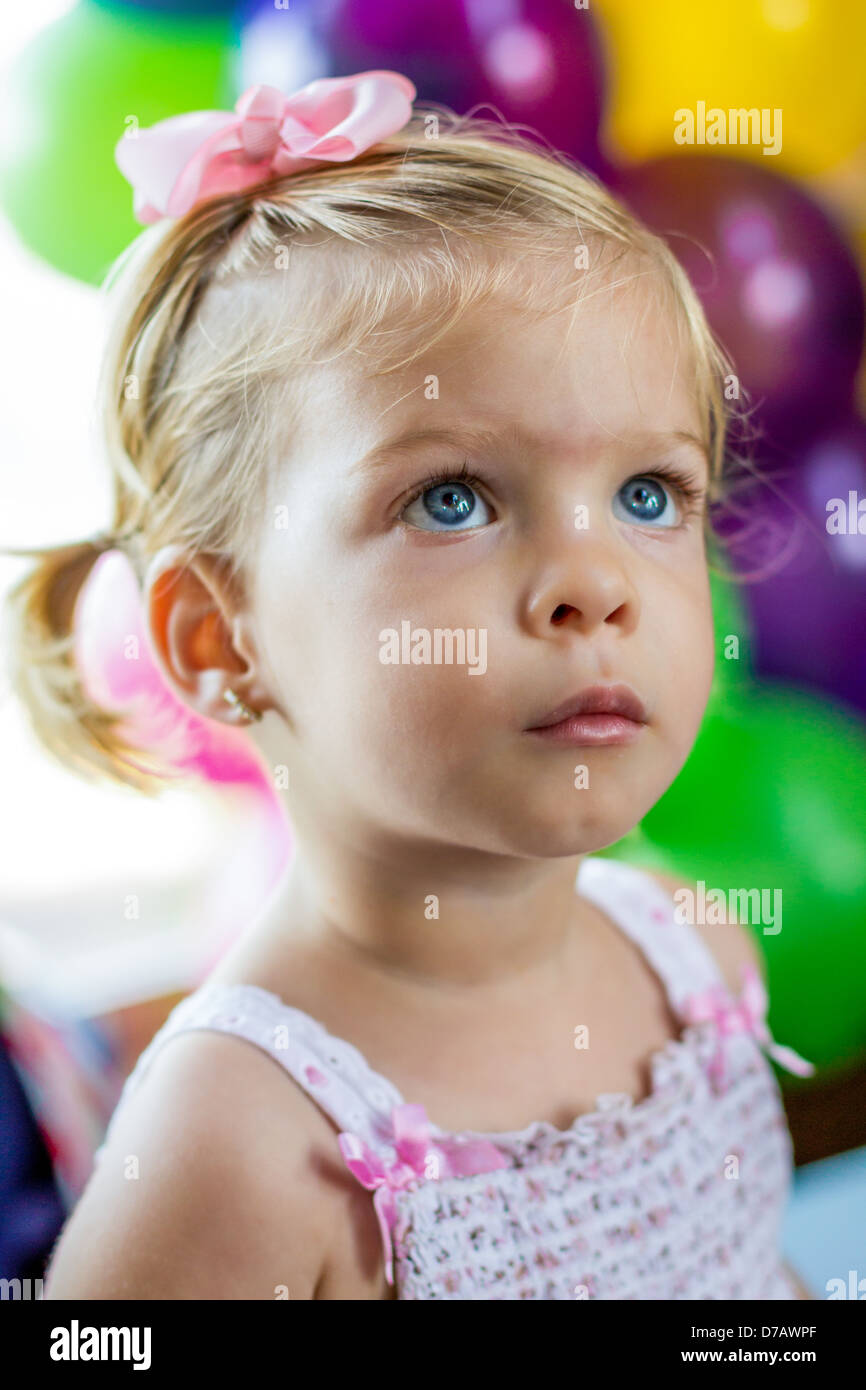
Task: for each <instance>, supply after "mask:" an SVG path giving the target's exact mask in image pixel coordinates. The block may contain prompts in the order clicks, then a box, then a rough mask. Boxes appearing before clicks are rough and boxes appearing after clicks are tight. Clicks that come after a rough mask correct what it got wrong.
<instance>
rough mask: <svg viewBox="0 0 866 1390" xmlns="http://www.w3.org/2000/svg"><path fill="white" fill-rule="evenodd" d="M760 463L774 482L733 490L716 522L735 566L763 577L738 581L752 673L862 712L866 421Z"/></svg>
mask: <svg viewBox="0 0 866 1390" xmlns="http://www.w3.org/2000/svg"><path fill="white" fill-rule="evenodd" d="M761 471H762V473H766V475H767V476H768V477H769V478H770V479H772V480H773V484H772V486H771V485H770V484H769V483H765V484H763V485H761V486H758V487H748V488H746V489H744V491H743V492H742V494H740V495H739V496H738V495H737V494H735V496H734V499H733V501H732V503H731V504H730V505H729V506H728V507H726V508H724V509H723V512H722V516H721V519H720V521H719V523H718V524H717V530H718V531H719V533H720V534H721V535H722V536H723V537H725V538H726V541H727V550H728V554H729V555H730V557H731V559H732V562H733V564H734V568H735V569H737V570H738V571H740V573H741V574H750V575H752V574H754V575H756V576H760V575H763V576H765V577H756V578H754V579H750V580H749V582H748V583H746V584H745V585H744V586H743V589H742V596H743V599H744V601H745V604H746V607H747V611H748V612H749V614H750V620H751V631H752V662H753V667H754V671H755V674H756V675H757V676H759V677H769V678H771V679H774V680H783V681H786V682H789V683H793V684H802V685H807V686H811V687H813V688H815V689H817V690H819V691H821V692H823V693H825V694H831V695H833V696H834V697H836V698H837V699H839V700H843V701H845V702H846V703H847V704H849V705H851V706H853V707H854V708H855V709H857V710H859V711H860V712H862V713H864V714H866V421H863V420H862V419H859V418H858V417H856V416H853V415H852V416H848V417H844V418H843V419H841V420H840V421H839V422H838V423H837V424H836V425H834V426H832V427H831V428H830V429H828V430H827V431H825V432H824V433H823V434H821V435H819V436H817V437H815V438H813V439H812V440H811V441H810V442H809V443H807V444H806V445H805V446H804V447H802V448H801V449H800V450H791V451H790V452H789V453H785V452H782V451H779V452H778V453H776V454H775V455H773V456H768V457H767V458H766V459H765V460H764V462H763V464H762V469H761ZM860 503H862V507H861V506H860V505H859V504H860ZM861 527H862V531H861V529H860V528H861Z"/></svg>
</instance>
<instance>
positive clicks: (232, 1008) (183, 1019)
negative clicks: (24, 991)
mask: <svg viewBox="0 0 866 1390" xmlns="http://www.w3.org/2000/svg"><path fill="white" fill-rule="evenodd" d="M193 1029H208V1030H212V1031H214V1032H218V1033H234V1034H235V1035H236V1036H238V1037H241V1038H245V1039H246V1041H247V1042H251V1043H253V1044H254V1045H255V1046H256V1047H259V1048H261V1049H262V1051H264V1052H267V1053H268V1055H269V1056H271V1057H273V1059H274V1061H276V1062H278V1063H279V1065H280V1066H281V1067H282V1068H283V1069H284V1070H285V1071H287V1072H288V1073H289V1075H290V1076H291V1077H292V1078H293V1079H294V1080H295V1081H296V1082H297V1083H298V1085H299V1086H300V1087H301V1089H302V1090H304V1091H306V1092H307V1094H308V1095H309V1096H310V1097H311V1099H312V1100H314V1101H315V1102H316V1104H317V1105H318V1106H319V1108H320V1109H321V1110H323V1111H324V1112H325V1114H326V1115H327V1116H328V1117H329V1118H330V1119H331V1120H332V1121H333V1122H334V1124H335V1125H336V1126H337V1128H338V1129H339V1130H346V1131H350V1132H351V1133H352V1134H355V1135H357V1136H358V1137H359V1139H360V1140H361V1141H363V1143H364V1144H366V1145H367V1147H368V1148H369V1149H370V1150H371V1151H372V1152H373V1153H375V1154H377V1155H378V1156H379V1157H381V1158H383V1159H385V1160H389V1161H390V1160H393V1159H394V1157H395V1156H396V1149H395V1146H394V1143H393V1139H394V1125H393V1118H392V1112H393V1110H394V1107H395V1106H402V1105H403V1104H404V1101H403V1097H402V1096H401V1095H400V1092H399V1091H398V1090H397V1088H396V1086H394V1085H393V1084H392V1083H391V1082H390V1081H388V1080H387V1079H386V1078H385V1077H383V1076H379V1075H378V1074H377V1073H376V1072H374V1071H373V1070H372V1068H371V1067H370V1066H369V1065H368V1063H367V1061H366V1059H365V1058H364V1057H363V1056H362V1054H361V1053H360V1052H359V1051H358V1049H357V1048H356V1047H353V1045H352V1044H351V1043H349V1042H346V1041H344V1040H343V1039H342V1038H335V1037H333V1036H332V1035H331V1034H330V1033H328V1032H327V1030H326V1029H325V1028H324V1027H323V1025H322V1024H321V1023H319V1022H318V1021H317V1020H316V1019H314V1018H311V1017H310V1015H309V1014H306V1013H303V1012H302V1010H300V1009H295V1008H292V1007H291V1006H290V1005H288V1004H285V1003H284V1002H283V1000H282V999H280V998H279V996H278V995H276V994H271V993H270V991H269V990H265V989H261V988H260V987H259V986H258V985H246V984H229V985H216V984H212V985H208V984H207V983H205V984H204V985H203V986H201V987H200V988H199V989H197V990H195V991H194V992H193V993H192V994H190V995H188V996H187V997H186V999H183V1000H182V1001H181V1003H180V1004H178V1005H177V1006H176V1007H175V1008H174V1009H173V1010H172V1012H171V1013H170V1014H169V1016H168V1018H167V1019H166V1021H165V1023H164V1024H163V1025H162V1027H161V1028H160V1029H159V1031H158V1032H157V1033H155V1034H154V1036H153V1038H152V1039H151V1041H150V1043H149V1044H148V1046H147V1047H146V1048H145V1049H144V1051H143V1052H142V1053H141V1055H140V1057H139V1058H138V1061H137V1062H136V1064H135V1066H134V1067H133V1069H132V1071H131V1072H130V1074H129V1076H128V1077H127V1079H126V1082H125V1084H124V1087H123V1090H122V1091H121V1094H120V1098H119V1100H118V1103H117V1106H116V1107H115V1110H114V1114H113V1115H112V1118H111V1122H110V1124H109V1127H108V1130H107V1131H106V1136H105V1140H104V1141H103V1144H102V1145H101V1146H100V1148H99V1149H98V1150H97V1154H96V1157H97V1159H98V1158H99V1155H100V1153H101V1152H102V1149H103V1148H104V1147H105V1144H106V1143H107V1141H108V1136H109V1134H110V1132H111V1127H112V1125H113V1124H114V1121H115V1118H116V1116H117V1114H118V1112H119V1110H120V1108H121V1106H122V1105H123V1104H124V1102H125V1100H126V1099H127V1097H128V1096H129V1095H130V1094H131V1093H132V1091H134V1090H135V1089H136V1087H137V1086H138V1085H139V1084H140V1082H141V1080H142V1078H143V1077H144V1074H145V1072H146V1070H147V1068H148V1066H149V1065H150V1063H151V1061H152V1060H153V1058H154V1056H155V1055H156V1052H157V1051H158V1050H159V1048H161V1047H162V1046H163V1045H164V1044H165V1043H166V1042H168V1040H169V1038H173V1037H175V1036H176V1035H177V1034H178V1033H183V1032H188V1031H190V1030H193Z"/></svg>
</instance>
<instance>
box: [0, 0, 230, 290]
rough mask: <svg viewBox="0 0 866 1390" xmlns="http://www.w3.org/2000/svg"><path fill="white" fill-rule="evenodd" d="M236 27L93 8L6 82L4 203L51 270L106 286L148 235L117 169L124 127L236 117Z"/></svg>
mask: <svg viewBox="0 0 866 1390" xmlns="http://www.w3.org/2000/svg"><path fill="white" fill-rule="evenodd" d="M230 39H231V23H230V19H229V18H228V17H227V16H225V17H219V16H218V17H217V18H204V19H194V18H188V17H182V16H181V17H174V18H169V17H166V16H164V15H159V14H147V13H143V12H142V11H140V10H138V9H137V8H134V7H133V8H131V9H129V10H125V9H124V10H118V9H114V8H112V7H111V6H103V5H102V4H96V3H94V2H93V0H83V3H80V4H79V5H78V6H77V7H76V8H75V9H73V10H71V11H70V12H69V13H68V14H66V15H64V16H63V17H62V18H61V19H59V20H58V21H57V22H56V23H54V24H52V25H50V26H49V27H48V28H46V29H44V30H42V31H41V32H40V33H39V34H38V35H37V36H36V38H35V39H34V40H33V41H32V43H30V45H29V46H28V47H27V48H26V49H25V50H24V51H23V53H22V54H21V55H20V57H19V58H18V59H17V61H16V62H15V64H14V65H13V68H12V71H11V72H10V73H9V74H8V75H7V81H6V83H5V91H4V114H3V121H4V126H5V128H6V129H7V130H10V131H13V132H14V138H11V139H7V140H6V142H5V145H4V149H3V154H2V160H0V203H2V206H3V208H4V211H5V212H6V215H7V216H8V217H9V219H10V221H11V222H12V224H13V226H14V227H15V230H16V231H17V233H18V235H19V236H20V237H21V239H22V241H23V242H24V243H25V244H26V245H27V246H28V247H29V248H30V249H31V250H32V251H35V252H36V254H37V255H39V256H42V257H43V258H44V259H45V260H46V261H48V262H49V263H50V264H51V265H54V266H56V267H57V268H58V269H59V270H62V271H64V272H65V273H66V274H67V275H73V276H75V277H77V278H78V279H81V280H84V281H87V282H89V283H91V284H100V283H101V281H102V279H103V277H104V275H105V273H106V271H107V270H108V267H109V265H110V264H111V262H112V261H113V260H114V258H115V257H116V256H117V255H119V253H120V252H121V251H122V250H123V248H124V247H125V246H126V245H127V243H128V242H130V241H131V240H132V239H133V237H134V236H136V235H137V234H138V233H139V232H140V231H141V227H140V226H139V224H138V223H137V222H136V221H135V219H134V217H133V213H132V194H131V192H130V188H129V185H128V183H127V182H126V180H125V179H124V178H123V175H122V174H121V173H120V170H119V169H118V168H117V166H116V165H115V162H114V146H115V144H116V142H117V140H118V139H119V137H120V136H121V135H123V134H124V131H128V130H130V129H134V128H135V126H134V125H133V124H132V122H133V121H135V122H137V124H138V126H148V125H152V124H153V123H154V122H156V121H158V120H162V119H163V118H164V117H166V116H173V115H176V114H177V113H179V112H182V111H189V110H195V109H199V108H201V109H209V108H216V109H220V110H225V109H228V110H230V109H231V108H232V106H233V105H234V100H235V98H234V97H233V96H232V95H231V93H230V91H229V89H228V68H229V64H228V45H229V42H230Z"/></svg>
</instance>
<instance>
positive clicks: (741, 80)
mask: <svg viewBox="0 0 866 1390" xmlns="http://www.w3.org/2000/svg"><path fill="white" fill-rule="evenodd" d="M592 8H593V10H594V12H595V14H596V16H597V17H598V19H599V20H600V23H601V29H602V34H603V38H604V41H605V47H606V50H607V53H606V62H607V73H608V81H609V105H608V113H607V116H606V120H605V123H604V126H603V135H602V138H603V140H604V143H605V145H606V146H607V152H608V155H609V157H610V158H611V159H613V160H616V159H617V157H618V156H621V155H622V154H626V155H628V156H630V157H631V158H633V159H638V160H640V159H649V158H652V157H653V156H656V155H669V154H678V153H680V152H690V153H695V152H702V153H708V154H722V155H735V156H736V157H737V158H746V159H756V160H758V161H759V162H760V163H761V164H763V165H764V166H765V167H766V168H768V169H775V170H783V171H784V172H785V173H787V174H789V175H794V176H797V175H809V174H816V173H820V172H822V171H823V170H826V169H830V168H832V167H833V166H834V165H835V164H837V163H838V162H839V161H841V160H843V159H846V158H848V157H850V156H851V155H852V154H853V153H855V152H856V151H857V150H858V148H860V147H861V146H862V145H863V143H864V142H866V76H864V53H866V2H864V0H712V3H710V4H706V3H704V4H701V3H696V0H593V6H592Z"/></svg>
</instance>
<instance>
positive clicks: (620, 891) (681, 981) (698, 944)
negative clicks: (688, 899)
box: [575, 856, 726, 1017]
mask: <svg viewBox="0 0 866 1390" xmlns="http://www.w3.org/2000/svg"><path fill="white" fill-rule="evenodd" d="M575 889H576V891H577V892H578V893H579V894H581V895H582V896H583V897H586V898H589V899H590V900H591V901H592V902H594V903H595V904H596V906H597V907H600V908H601V909H602V911H603V912H605V913H606V914H607V915H608V916H609V917H610V918H611V919H612V920H613V921H614V922H615V923H616V924H617V926H619V927H621V928H622V929H623V931H624V932H625V933H626V934H627V935H628V936H629V937H630V938H631V940H632V941H634V943H635V945H636V946H638V947H639V948H640V950H642V951H643V953H644V955H645V956H646V958H647V960H648V962H649V964H650V965H651V966H652V968H653V970H654V971H655V973H656V974H657V975H658V976H659V978H660V980H661V981H662V983H663V985H664V987H665V990H666V991H667V996H668V1000H669V1002H670V1004H671V1007H672V1009H673V1010H674V1012H675V1013H676V1014H677V1015H679V1016H681V1017H682V1016H684V1015H685V1013H686V1011H687V1007H688V1005H687V1001H688V1000H689V998H690V996H692V995H694V994H696V993H699V992H700V991H702V990H705V989H712V988H714V987H716V988H718V987H721V988H722V989H725V988H726V985H725V979H724V976H723V975H722V973H721V970H720V969H719V966H718V965H717V963H716V960H715V957H714V956H713V954H712V952H711V951H710V950H709V948H708V947H707V946H706V945H705V943H704V942H703V941H702V940H701V937H700V936H699V934H698V932H697V931H696V930H695V928H694V927H693V926H692V925H691V924H690V923H688V922H679V921H678V920H677V917H676V911H677V905H676V903H675V902H674V900H673V896H672V894H671V893H670V892H668V890H667V889H666V888H663V887H662V885H661V884H660V883H659V882H658V880H657V879H655V878H654V877H653V875H652V874H651V873H648V872H647V871H646V870H645V869H638V868H636V867H635V866H634V865H633V864H624V863H622V862H621V861H619V860H616V859H602V858H600V857H598V856H591V857H588V858H586V859H584V860H582V862H581V865H580V869H579V871H578V875H577V879H576V882H575Z"/></svg>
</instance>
